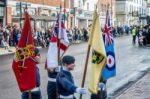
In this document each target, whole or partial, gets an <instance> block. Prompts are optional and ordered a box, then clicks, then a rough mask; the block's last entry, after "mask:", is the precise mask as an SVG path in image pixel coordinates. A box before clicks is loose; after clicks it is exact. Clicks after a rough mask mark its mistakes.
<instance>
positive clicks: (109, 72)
mask: <svg viewBox="0 0 150 99" xmlns="http://www.w3.org/2000/svg"><path fill="white" fill-rule="evenodd" d="M103 39H104V44H105V50H106V55H107V63H106V66H105V67H104V69H103V72H102V78H103V80H107V79H108V78H111V77H113V76H115V75H116V60H115V53H114V39H113V35H112V33H111V25H110V16H109V11H108V10H107V12H106V23H105V26H104V32H103Z"/></svg>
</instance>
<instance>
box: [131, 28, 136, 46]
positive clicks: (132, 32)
mask: <svg viewBox="0 0 150 99" xmlns="http://www.w3.org/2000/svg"><path fill="white" fill-rule="evenodd" d="M136 32H137V31H136V27H134V28H133V29H132V31H131V34H132V37H133V38H132V44H133V45H135V44H136Z"/></svg>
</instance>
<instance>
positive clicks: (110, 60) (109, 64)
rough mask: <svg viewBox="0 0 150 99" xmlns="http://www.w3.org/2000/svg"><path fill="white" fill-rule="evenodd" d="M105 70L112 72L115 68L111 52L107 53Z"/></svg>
mask: <svg viewBox="0 0 150 99" xmlns="http://www.w3.org/2000/svg"><path fill="white" fill-rule="evenodd" d="M106 68H107V69H108V70H112V69H114V68H115V55H114V53H113V52H110V51H109V52H107V64H106Z"/></svg>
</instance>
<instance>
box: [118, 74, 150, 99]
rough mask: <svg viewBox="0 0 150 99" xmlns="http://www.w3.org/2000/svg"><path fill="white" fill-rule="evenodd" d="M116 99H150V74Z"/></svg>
mask: <svg viewBox="0 0 150 99" xmlns="http://www.w3.org/2000/svg"><path fill="white" fill-rule="evenodd" d="M116 99H150V72H148V73H147V74H146V75H145V76H144V77H143V78H141V79H140V80H139V81H137V82H136V83H135V84H133V85H132V86H131V87H130V88H129V89H127V90H126V91H124V92H123V93H122V94H121V95H120V96H119V97H117V98H116Z"/></svg>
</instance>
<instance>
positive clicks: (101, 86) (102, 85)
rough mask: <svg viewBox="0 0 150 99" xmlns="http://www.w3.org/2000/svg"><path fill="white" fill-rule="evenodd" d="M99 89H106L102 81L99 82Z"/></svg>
mask: <svg viewBox="0 0 150 99" xmlns="http://www.w3.org/2000/svg"><path fill="white" fill-rule="evenodd" d="M98 89H99V90H103V91H105V90H106V85H105V84H104V83H102V82H101V83H99V84H98Z"/></svg>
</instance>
